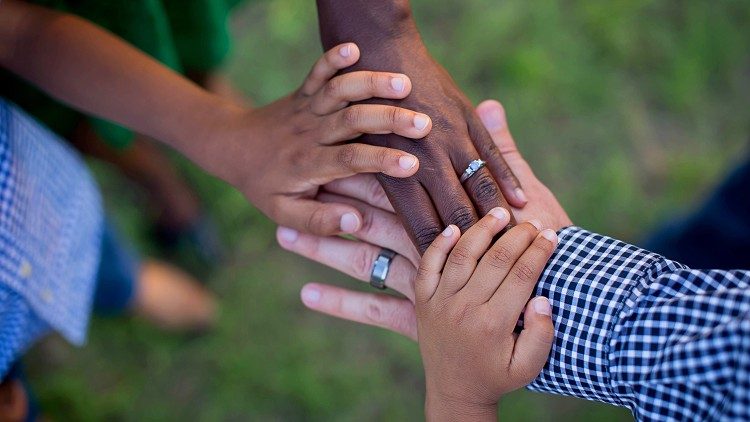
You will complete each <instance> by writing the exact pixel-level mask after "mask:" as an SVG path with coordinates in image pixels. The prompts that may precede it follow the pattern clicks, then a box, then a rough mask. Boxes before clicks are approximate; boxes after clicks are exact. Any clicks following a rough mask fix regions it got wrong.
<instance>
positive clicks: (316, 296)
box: [302, 286, 322, 304]
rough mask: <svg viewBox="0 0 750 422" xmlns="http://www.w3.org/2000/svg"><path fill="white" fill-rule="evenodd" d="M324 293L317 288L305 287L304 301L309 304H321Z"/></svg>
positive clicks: (303, 291)
mask: <svg viewBox="0 0 750 422" xmlns="http://www.w3.org/2000/svg"><path fill="white" fill-rule="evenodd" d="M321 296H322V293H321V292H320V290H318V289H317V288H315V287H310V286H305V287H304V288H303V289H302V301H303V302H305V303H307V304H314V303H318V302H320V297H321Z"/></svg>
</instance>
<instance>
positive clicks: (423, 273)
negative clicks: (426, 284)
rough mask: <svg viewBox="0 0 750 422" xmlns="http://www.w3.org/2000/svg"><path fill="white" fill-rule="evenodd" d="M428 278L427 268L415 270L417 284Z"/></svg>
mask: <svg viewBox="0 0 750 422" xmlns="http://www.w3.org/2000/svg"><path fill="white" fill-rule="evenodd" d="M429 277H430V271H429V270H428V269H427V268H425V267H422V266H420V267H419V268H417V283H420V282H422V281H423V280H426V279H428V278H429Z"/></svg>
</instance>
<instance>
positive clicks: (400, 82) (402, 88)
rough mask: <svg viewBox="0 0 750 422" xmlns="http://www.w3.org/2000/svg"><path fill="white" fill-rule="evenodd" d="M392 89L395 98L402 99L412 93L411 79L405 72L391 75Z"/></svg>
mask: <svg viewBox="0 0 750 422" xmlns="http://www.w3.org/2000/svg"><path fill="white" fill-rule="evenodd" d="M390 85H391V90H392V91H393V95H392V96H393V98H395V99H401V98H405V97H406V96H408V95H409V93H411V88H412V85H411V79H409V77H408V76H406V75H404V74H395V75H393V76H391V81H390Z"/></svg>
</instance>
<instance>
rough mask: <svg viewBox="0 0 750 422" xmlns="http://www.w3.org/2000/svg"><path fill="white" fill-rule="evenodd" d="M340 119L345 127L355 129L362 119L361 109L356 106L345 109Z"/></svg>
mask: <svg viewBox="0 0 750 422" xmlns="http://www.w3.org/2000/svg"><path fill="white" fill-rule="evenodd" d="M341 118H342V119H343V120H344V125H345V126H346V127H348V128H357V127H358V126H359V124H360V121H361V119H362V108H361V107H358V106H351V107H347V108H345V109H344V111H343V112H342V113H341Z"/></svg>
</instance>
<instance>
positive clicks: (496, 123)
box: [484, 109, 503, 130]
mask: <svg viewBox="0 0 750 422" xmlns="http://www.w3.org/2000/svg"><path fill="white" fill-rule="evenodd" d="M484 125H485V126H487V129H490V130H497V129H502V127H503V114H502V113H501V112H500V110H498V109H493V110H492V111H491V112H489V113H486V114H485V115H484Z"/></svg>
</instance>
